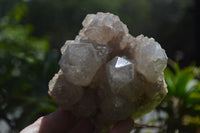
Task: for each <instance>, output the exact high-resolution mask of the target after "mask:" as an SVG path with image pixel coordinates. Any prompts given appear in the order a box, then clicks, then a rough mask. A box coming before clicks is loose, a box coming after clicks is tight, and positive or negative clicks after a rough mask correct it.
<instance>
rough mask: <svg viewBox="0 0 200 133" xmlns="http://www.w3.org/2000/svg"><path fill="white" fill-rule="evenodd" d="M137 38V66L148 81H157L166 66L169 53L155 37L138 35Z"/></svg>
mask: <svg viewBox="0 0 200 133" xmlns="http://www.w3.org/2000/svg"><path fill="white" fill-rule="evenodd" d="M136 39H137V42H138V45H137V47H136V50H135V59H136V62H137V64H136V68H137V70H138V71H139V72H140V73H141V74H143V75H144V77H145V78H146V79H147V80H148V81H150V82H156V81H157V79H158V77H159V75H161V73H162V72H163V70H164V69H165V67H166V64H167V55H166V54H165V51H164V50H163V49H162V48H161V47H160V45H159V44H158V43H157V42H155V41H154V39H153V38H150V39H149V38H147V37H144V36H138V37H137V38H136ZM144 62H145V63H144Z"/></svg>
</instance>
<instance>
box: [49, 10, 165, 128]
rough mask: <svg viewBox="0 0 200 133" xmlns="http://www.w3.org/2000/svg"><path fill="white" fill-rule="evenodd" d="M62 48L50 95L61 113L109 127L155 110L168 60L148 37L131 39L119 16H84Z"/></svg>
mask: <svg viewBox="0 0 200 133" xmlns="http://www.w3.org/2000/svg"><path fill="white" fill-rule="evenodd" d="M82 24H83V29H82V30H80V32H79V35H78V36H77V37H76V39H75V40H70V41H66V43H65V44H64V46H63V47H62V48H61V53H62V57H61V59H60V61H59V65H60V68H61V70H60V71H59V72H58V73H57V74H55V76H54V77H53V79H52V80H51V81H50V82H49V94H50V95H51V96H52V98H53V99H54V100H55V101H56V103H58V104H59V105H60V107H61V108H63V109H64V110H70V111H72V112H73V113H74V114H75V115H77V116H79V117H91V118H92V119H93V121H94V122H95V123H96V124H97V125H109V124H113V123H115V122H117V121H119V120H122V119H126V118H127V117H129V116H131V117H132V118H133V119H136V118H138V117H141V116H142V115H144V114H145V113H147V112H149V111H150V110H152V109H154V108H155V107H156V106H157V105H158V104H159V103H160V102H161V100H162V99H163V97H164V96H165V95H166V93H167V88H166V84H165V81H164V76H163V70H164V69H165V67H166V64H167V56H166V54H165V51H164V50H163V49H162V48H161V46H160V45H159V43H157V42H156V41H155V40H154V39H153V38H148V37H144V36H143V35H140V36H137V37H133V36H132V35H130V34H129V33H128V28H127V26H126V25H125V24H123V23H122V22H121V21H120V19H119V18H118V16H115V15H113V14H111V13H97V14H89V15H87V16H86V18H85V20H84V21H83V23H82Z"/></svg>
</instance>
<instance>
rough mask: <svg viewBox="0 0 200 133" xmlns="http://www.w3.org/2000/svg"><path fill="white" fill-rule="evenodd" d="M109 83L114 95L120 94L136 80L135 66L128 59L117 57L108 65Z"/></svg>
mask: <svg viewBox="0 0 200 133" xmlns="http://www.w3.org/2000/svg"><path fill="white" fill-rule="evenodd" d="M106 71H107V77H108V82H109V85H110V87H111V90H112V92H113V93H120V91H123V90H121V89H124V87H125V86H126V85H128V84H129V83H130V82H131V81H132V80H133V78H134V65H133V64H132V63H131V62H129V61H128V60H126V59H123V58H121V57H115V58H114V59H112V60H111V61H110V62H108V63H107V67H106Z"/></svg>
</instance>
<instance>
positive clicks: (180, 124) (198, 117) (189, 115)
mask: <svg viewBox="0 0 200 133" xmlns="http://www.w3.org/2000/svg"><path fill="white" fill-rule="evenodd" d="M199 76H200V68H198V67H196V66H194V65H192V66H189V67H185V68H183V69H180V67H179V65H178V63H175V62H172V61H169V67H168V68H167V69H166V70H165V79H166V83H167V85H168V95H167V97H166V99H165V100H164V102H163V103H162V104H161V106H160V107H159V109H162V110H164V111H165V112H167V113H168V118H167V120H166V123H165V126H166V127H167V133H174V132H175V131H176V132H177V131H179V132H180V133H190V132H192V133H193V132H195V130H198V128H199V127H200V81H199V79H200V77H199Z"/></svg>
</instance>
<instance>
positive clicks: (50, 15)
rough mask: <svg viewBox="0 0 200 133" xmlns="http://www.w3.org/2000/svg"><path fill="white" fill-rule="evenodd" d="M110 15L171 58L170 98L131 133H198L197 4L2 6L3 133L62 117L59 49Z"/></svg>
mask: <svg viewBox="0 0 200 133" xmlns="http://www.w3.org/2000/svg"><path fill="white" fill-rule="evenodd" d="M97 12H111V13H114V14H115V15H118V16H119V17H120V19H121V20H122V22H124V23H125V24H127V26H128V28H129V32H130V33H131V34H132V35H133V36H137V35H140V34H144V35H146V36H148V37H154V38H155V40H156V41H158V42H159V43H160V44H161V46H162V47H163V48H164V49H165V50H166V53H167V55H168V57H169V62H168V68H167V69H166V70H165V78H166V82H167V85H168V90H169V92H168V95H167V97H166V98H165V99H164V101H163V102H162V103H161V104H160V106H159V107H157V108H156V109H155V110H154V111H152V112H151V113H150V115H149V116H148V115H146V116H145V117H143V118H141V119H139V120H137V123H138V124H136V125H135V129H134V130H133V132H134V133H150V132H153V133H154V132H155V133H200V67H199V64H200V52H199V50H200V36H199V35H200V1H199V0H100V1H99V0H57V1H56V0H0V133H17V132H19V131H20V130H21V129H23V128H24V127H25V126H27V125H29V124H31V123H32V122H33V121H35V120H36V119H37V118H38V117H40V116H42V115H46V114H48V113H50V112H53V111H55V110H56V109H57V105H56V104H55V103H54V102H53V100H52V99H51V98H50V97H49V96H48V93H47V91H48V82H49V80H50V79H51V78H52V76H53V75H54V73H56V72H57V71H58V69H59V67H58V59H59V57H60V50H59V49H60V47H61V46H62V45H63V44H64V42H65V41H66V40H73V39H74V38H75V36H76V35H77V34H78V32H79V30H80V29H81V27H82V25H81V22H82V20H83V19H84V17H85V16H86V15H87V14H89V13H97Z"/></svg>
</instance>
